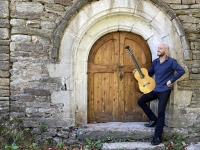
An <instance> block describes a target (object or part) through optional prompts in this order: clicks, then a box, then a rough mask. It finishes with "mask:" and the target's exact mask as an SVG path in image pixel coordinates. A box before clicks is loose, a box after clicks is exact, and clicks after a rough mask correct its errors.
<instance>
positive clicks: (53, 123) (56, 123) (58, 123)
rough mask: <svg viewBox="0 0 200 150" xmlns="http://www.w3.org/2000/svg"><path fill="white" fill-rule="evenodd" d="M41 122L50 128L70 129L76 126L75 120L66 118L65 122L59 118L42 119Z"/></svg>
mask: <svg viewBox="0 0 200 150" xmlns="http://www.w3.org/2000/svg"><path fill="white" fill-rule="evenodd" d="M40 122H44V123H45V124H47V125H48V126H49V127H63V126H67V127H70V126H73V124H74V120H73V119H70V118H66V119H65V120H61V119H59V118H41V119H40Z"/></svg>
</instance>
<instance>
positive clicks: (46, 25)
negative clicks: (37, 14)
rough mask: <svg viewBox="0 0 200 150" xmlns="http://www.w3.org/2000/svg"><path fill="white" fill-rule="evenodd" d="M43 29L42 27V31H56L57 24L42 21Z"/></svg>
mask: <svg viewBox="0 0 200 150" xmlns="http://www.w3.org/2000/svg"><path fill="white" fill-rule="evenodd" d="M41 27H42V29H55V28H56V24H55V23H54V22H50V21H42V22H41Z"/></svg>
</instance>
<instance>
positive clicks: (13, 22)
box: [10, 19, 26, 27]
mask: <svg viewBox="0 0 200 150" xmlns="http://www.w3.org/2000/svg"><path fill="white" fill-rule="evenodd" d="M10 25H11V26H14V27H20V26H24V25H26V21H25V20H24V19H11V20H10Z"/></svg>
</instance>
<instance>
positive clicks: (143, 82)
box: [125, 46, 156, 94]
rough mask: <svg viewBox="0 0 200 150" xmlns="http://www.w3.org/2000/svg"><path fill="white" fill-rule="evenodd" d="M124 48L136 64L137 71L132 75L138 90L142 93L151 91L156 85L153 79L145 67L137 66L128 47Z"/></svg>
mask: <svg viewBox="0 0 200 150" xmlns="http://www.w3.org/2000/svg"><path fill="white" fill-rule="evenodd" d="M125 49H126V51H127V52H128V54H129V55H131V58H132V60H133V62H134V64H135V66H136V69H137V71H136V72H135V73H134V77H135V78H136V80H137V81H138V85H139V89H140V91H141V92H143V93H144V94H147V93H149V92H151V91H152V90H153V89H154V88H155V86H156V83H155V80H154V79H153V78H151V77H150V76H149V75H148V71H147V69H146V68H140V67H139V65H138V63H137V61H136V59H135V57H134V55H133V53H132V51H131V49H130V47H129V46H126V47H125Z"/></svg>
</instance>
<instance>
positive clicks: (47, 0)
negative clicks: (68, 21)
mask: <svg viewBox="0 0 200 150" xmlns="http://www.w3.org/2000/svg"><path fill="white" fill-rule="evenodd" d="M35 1H37V2H41V3H42V4H44V3H54V0H35Z"/></svg>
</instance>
